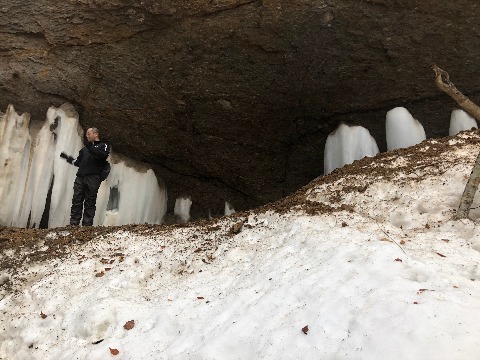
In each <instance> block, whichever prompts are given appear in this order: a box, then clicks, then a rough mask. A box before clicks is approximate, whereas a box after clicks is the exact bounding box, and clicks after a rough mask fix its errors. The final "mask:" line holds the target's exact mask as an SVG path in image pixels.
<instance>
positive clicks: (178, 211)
mask: <svg viewBox="0 0 480 360" xmlns="http://www.w3.org/2000/svg"><path fill="white" fill-rule="evenodd" d="M191 206H192V200H191V199H190V197H181V198H178V199H177V200H176V201H175V208H174V209H173V213H174V214H175V216H177V218H178V219H179V220H180V221H181V222H183V223H186V222H188V221H189V220H190V207H191Z"/></svg>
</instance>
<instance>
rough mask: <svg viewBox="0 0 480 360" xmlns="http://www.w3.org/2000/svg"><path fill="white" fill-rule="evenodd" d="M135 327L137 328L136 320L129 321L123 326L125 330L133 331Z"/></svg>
mask: <svg viewBox="0 0 480 360" xmlns="http://www.w3.org/2000/svg"><path fill="white" fill-rule="evenodd" d="M134 326H135V320H130V321H127V322H126V323H125V325H123V328H124V329H125V330H131V329H133V327H134Z"/></svg>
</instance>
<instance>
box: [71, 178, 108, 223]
mask: <svg viewBox="0 0 480 360" xmlns="http://www.w3.org/2000/svg"><path fill="white" fill-rule="evenodd" d="M100 184H101V181H100V175H87V176H77V177H76V179H75V183H74V184H73V199H72V210H71V211H70V225H78V224H80V220H81V219H82V211H83V221H82V225H83V226H92V225H93V218H94V217H95V204H96V202H97V193H98V188H99V187H100Z"/></svg>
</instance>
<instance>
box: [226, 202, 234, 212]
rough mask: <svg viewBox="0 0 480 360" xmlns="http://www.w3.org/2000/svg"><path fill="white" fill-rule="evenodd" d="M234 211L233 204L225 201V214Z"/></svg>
mask: <svg viewBox="0 0 480 360" xmlns="http://www.w3.org/2000/svg"><path fill="white" fill-rule="evenodd" d="M234 212H235V209H234V208H233V205H232V204H230V203H228V202H226V201H225V215H232V214H233V213H234Z"/></svg>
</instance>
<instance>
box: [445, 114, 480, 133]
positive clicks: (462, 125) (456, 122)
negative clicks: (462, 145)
mask: <svg viewBox="0 0 480 360" xmlns="http://www.w3.org/2000/svg"><path fill="white" fill-rule="evenodd" d="M472 128H475V129H477V128H478V126H477V122H476V121H475V119H474V118H473V117H472V116H470V114H468V113H467V112H465V111H463V110H460V109H457V110H453V111H452V115H451V116H450V129H449V130H448V134H449V135H450V136H454V135H457V134H458V133H459V132H460V131H464V130H471V129H472Z"/></svg>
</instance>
